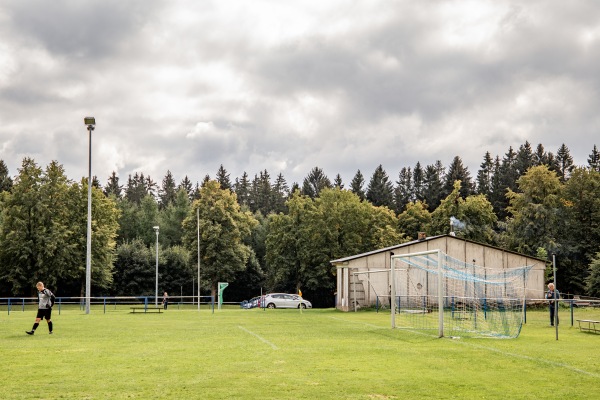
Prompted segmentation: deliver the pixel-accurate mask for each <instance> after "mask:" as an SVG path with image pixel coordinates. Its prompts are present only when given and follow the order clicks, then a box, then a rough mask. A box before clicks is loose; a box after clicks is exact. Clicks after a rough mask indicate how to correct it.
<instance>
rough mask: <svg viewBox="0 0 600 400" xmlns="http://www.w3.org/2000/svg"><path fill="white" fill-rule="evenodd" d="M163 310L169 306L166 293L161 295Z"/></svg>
mask: <svg viewBox="0 0 600 400" xmlns="http://www.w3.org/2000/svg"><path fill="white" fill-rule="evenodd" d="M162 303H163V308H164V309H165V310H166V309H167V306H168V305H169V295H168V294H167V292H165V294H163V301H162Z"/></svg>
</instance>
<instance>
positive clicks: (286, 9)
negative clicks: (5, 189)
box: [0, 0, 600, 187]
mask: <svg viewBox="0 0 600 400" xmlns="http://www.w3.org/2000/svg"><path fill="white" fill-rule="evenodd" d="M598 71H600V2H597V1H594V0H589V1H578V0H574V1H569V2H565V1H558V0H527V1H525V0H523V1H502V0H494V1H488V0H475V1H432V0H421V1H401V0H400V1H393V0H391V1H380V0H364V1H352V0H343V1H342V0H327V1H324V0H302V1H289V0H288V1H284V0H281V1H279V0H277V1H276V0H252V1H248V0H215V1H200V0H169V1H147V0H128V1H121V0H86V1H80V0H54V1H51V2H49V1H42V0H28V1H12V0H0V159H1V160H4V162H5V163H6V164H7V166H8V168H9V173H10V174H11V176H15V175H17V173H18V169H19V168H20V166H21V163H22V161H23V159H24V158H25V157H29V158H33V159H34V160H35V161H36V162H37V164H38V165H39V166H41V167H43V168H45V167H46V166H47V165H48V164H49V163H50V162H51V161H53V160H56V161H58V162H59V163H60V164H61V165H63V167H64V168H65V172H66V174H67V176H68V177H69V178H70V179H73V180H75V181H79V180H80V179H81V178H82V177H84V176H87V174H88V145H89V141H88V140H89V139H88V131H87V130H86V126H85V125H84V123H83V119H84V117H86V116H93V117H95V118H96V129H95V130H94V131H93V133H92V174H93V175H95V176H97V177H98V179H99V181H100V183H101V184H106V182H107V180H108V177H109V176H110V175H111V173H112V172H113V171H114V172H116V173H117V175H118V176H119V178H120V181H121V183H126V182H127V178H128V176H129V175H133V174H135V173H143V174H144V175H145V176H148V175H149V176H150V177H151V178H152V179H153V180H154V181H156V182H157V183H159V184H160V182H161V181H162V179H163V178H164V176H165V175H166V173H167V171H171V173H172V174H173V177H174V178H175V180H176V182H180V181H181V180H182V179H183V178H184V177H185V176H188V178H189V179H190V180H191V181H192V182H193V183H196V182H198V181H200V182H201V181H202V179H203V178H204V177H205V176H206V175H210V176H211V177H215V175H216V172H217V170H218V169H219V167H220V166H221V165H223V167H224V168H225V169H226V170H227V172H229V174H230V179H231V181H232V182H234V181H235V178H239V177H241V176H242V174H243V173H244V172H246V173H247V174H248V175H249V177H250V179H252V178H253V177H254V176H255V175H256V174H259V173H260V171H264V170H267V171H268V173H269V175H270V176H271V178H272V180H274V179H275V177H276V176H277V175H278V174H280V173H281V174H282V175H283V177H284V178H285V179H286V181H287V183H288V185H290V186H291V184H292V183H293V182H298V183H300V185H301V184H302V181H303V179H304V178H305V177H306V176H307V175H308V174H309V173H310V171H311V170H312V169H313V168H315V167H319V168H321V169H322V170H323V171H324V173H325V174H326V175H327V176H328V177H329V178H330V179H331V180H332V181H333V179H334V178H335V176H336V175H337V174H340V176H341V178H342V180H343V182H344V184H345V186H346V187H349V184H350V181H351V180H352V178H353V177H354V175H355V174H356V172H357V171H358V170H360V171H361V173H362V174H363V176H364V177H365V181H366V182H365V183H366V184H368V182H369V180H370V177H371V176H372V174H373V172H374V171H375V169H376V168H377V167H378V166H379V165H382V166H383V168H384V170H385V171H386V172H387V174H388V176H389V177H390V180H391V181H396V180H398V174H399V172H400V170H401V169H402V168H403V167H411V168H414V165H415V164H416V163H417V162H420V163H421V165H422V166H426V165H428V164H434V163H435V161H436V160H440V161H441V162H442V164H443V165H445V166H448V165H449V164H450V163H451V161H452V159H453V158H454V157H455V156H459V157H461V159H462V160H463V163H464V165H465V166H467V167H468V168H469V171H470V173H471V176H472V177H475V176H476V174H477V170H478V169H479V165H480V164H481V162H482V160H483V157H484V155H485V153H486V152H487V151H489V152H490V153H491V155H492V156H493V157H495V156H496V155H499V156H500V157H503V156H504V154H505V153H506V152H507V151H508V149H509V147H511V146H512V147H513V149H515V150H517V149H518V148H519V146H521V145H522V144H524V143H525V142H526V141H528V142H529V143H530V144H531V145H532V147H533V148H534V149H535V147H536V146H537V145H538V144H539V143H541V144H543V146H544V147H545V149H546V150H547V151H552V152H554V153H556V150H557V149H558V148H559V147H560V145H561V144H563V143H564V144H566V145H567V147H568V148H569V149H570V151H571V155H572V156H573V158H574V161H575V164H577V165H586V164H587V158H588V156H589V154H590V153H591V152H592V149H593V146H594V145H600V134H599V133H600V113H599V112H598V111H599V110H600V73H598Z"/></svg>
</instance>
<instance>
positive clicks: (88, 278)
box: [83, 117, 96, 314]
mask: <svg viewBox="0 0 600 400" xmlns="http://www.w3.org/2000/svg"><path fill="white" fill-rule="evenodd" d="M83 122H84V124H85V125H87V130H88V132H89V140H88V143H89V146H88V181H87V184H88V204H87V208H88V209H87V211H88V212H87V243H86V257H85V313H86V314H89V313H90V292H91V287H92V131H93V130H94V128H95V126H96V119H95V118H94V117H85V118H84V119H83Z"/></svg>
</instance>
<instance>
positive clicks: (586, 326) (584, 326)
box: [577, 319, 600, 333]
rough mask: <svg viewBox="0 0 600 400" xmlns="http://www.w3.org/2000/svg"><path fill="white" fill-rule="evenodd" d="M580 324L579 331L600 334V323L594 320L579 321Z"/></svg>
mask: <svg viewBox="0 0 600 400" xmlns="http://www.w3.org/2000/svg"><path fill="white" fill-rule="evenodd" d="M577 322H579V330H580V331H587V332H594V333H600V321H595V320H593V319H578V320H577Z"/></svg>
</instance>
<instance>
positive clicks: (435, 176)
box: [423, 160, 445, 210]
mask: <svg viewBox="0 0 600 400" xmlns="http://www.w3.org/2000/svg"><path fill="white" fill-rule="evenodd" d="M444 170H445V169H444V166H443V165H442V162H441V161H440V160H437V161H436V162H435V164H432V165H428V166H427V167H426V168H425V178H424V180H423V196H424V198H425V203H427V205H429V207H430V210H435V209H436V208H437V207H438V206H439V205H440V202H441V201H442V187H443V183H442V177H443V176H444Z"/></svg>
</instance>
